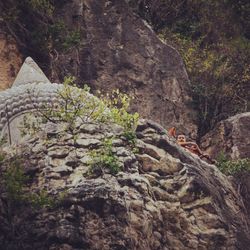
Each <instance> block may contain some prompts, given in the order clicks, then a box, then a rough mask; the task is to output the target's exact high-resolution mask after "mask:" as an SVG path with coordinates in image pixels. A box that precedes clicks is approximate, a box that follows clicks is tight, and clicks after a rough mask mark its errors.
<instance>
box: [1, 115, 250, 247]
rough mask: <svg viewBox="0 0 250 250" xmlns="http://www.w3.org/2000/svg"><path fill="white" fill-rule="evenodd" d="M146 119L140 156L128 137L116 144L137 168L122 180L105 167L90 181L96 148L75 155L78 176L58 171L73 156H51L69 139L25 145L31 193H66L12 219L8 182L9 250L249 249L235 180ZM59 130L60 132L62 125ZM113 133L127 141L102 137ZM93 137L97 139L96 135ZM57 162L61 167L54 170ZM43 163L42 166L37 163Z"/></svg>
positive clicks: (5, 242)
mask: <svg viewBox="0 0 250 250" xmlns="http://www.w3.org/2000/svg"><path fill="white" fill-rule="evenodd" d="M143 122H144V124H143V123H141V125H140V126H139V127H138V133H139V134H140V140H139V143H138V144H139V145H140V149H139V153H137V154H136V155H134V154H133V152H131V151H130V146H129V143H128V142H127V141H126V140H123V146H121V145H118V146H117V145H113V147H114V154H116V152H118V153H119V152H120V153H119V154H120V155H117V157H118V158H119V160H120V161H122V159H123V157H124V155H129V157H131V158H133V159H135V160H134V162H133V164H128V165H127V166H126V167H125V164H124V165H123V170H122V171H121V172H119V173H118V174H116V175H112V174H110V172H109V171H106V170H105V171H104V172H103V173H102V174H101V175H98V176H89V175H88V160H87V159H86V158H88V157H87V156H88V155H89V154H88V152H89V149H88V148H84V149H82V148H78V147H77V145H76V144H72V145H71V146H70V147H71V149H70V154H69V155H72V156H73V155H74V154H75V158H73V157H72V158H71V161H72V162H74V161H75V162H76V164H75V165H74V167H71V168H70V172H63V173H61V172H60V171H59V172H58V173H55V172H54V170H55V169H57V168H58V169H63V168H64V166H65V167H66V162H67V161H68V159H67V158H68V157H69V156H67V157H66V158H55V159H53V158H52V155H53V154H52V153H51V152H53V151H54V150H55V147H51V146H49V145H50V144H51V145H54V144H56V145H57V147H59V148H60V147H61V148H62V150H63V149H64V147H65V144H66V142H65V141H64V140H66V139H65V138H67V137H68V136H67V135H65V136H61V137H60V138H56V137H53V136H52V137H51V138H50V139H49V142H47V144H43V139H42V138H40V137H39V135H37V138H35V139H34V138H33V139H32V140H30V141H29V142H27V143H26V146H22V149H23V150H24V151H25V152H26V155H28V157H26V164H27V166H26V168H25V171H26V172H27V174H29V168H32V169H35V170H33V174H32V175H31V174H29V175H30V179H29V187H28V190H27V192H29V193H32V192H34V191H37V190H47V191H48V193H49V194H50V195H51V196H52V197H53V198H54V199H55V200H56V198H58V197H59V196H62V194H64V195H63V198H61V199H60V200H59V201H58V202H57V204H56V206H54V207H51V208H49V207H47V208H46V207H45V208H43V209H39V210H34V209H33V210H32V209H31V208H30V207H29V206H28V205H27V204H21V205H19V206H18V207H15V208H14V210H13V211H12V216H10V217H7V216H5V214H7V213H8V206H6V202H7V200H6V193H5V192H4V187H3V186H2V185H0V188H1V193H0V224H1V225H4V226H1V227H0V244H1V247H3V249H10V248H11V249H13V250H15V249H37V250H43V249H73V250H81V249H82V250H83V249H96V250H97V249H124V250H125V249H131V250H132V249H159V250H161V249H176V250H177V249H178V250H179V249H242V250H245V249H247V248H248V246H249V243H250V238H249V235H250V233H249V225H250V224H249V214H247V211H245V210H244V206H243V204H242V202H241V197H240V195H239V194H238V193H237V191H236V190H235V189H234V187H233V185H232V183H231V181H230V179H229V178H228V177H226V176H224V175H223V174H222V173H221V172H220V171H219V170H218V169H217V168H216V167H215V166H213V165H209V164H207V163H206V162H204V161H202V160H200V159H198V158H196V157H193V156H192V155H191V154H190V153H188V152H186V151H184V150H182V149H181V148H180V147H179V146H178V145H177V144H176V143H175V142H174V141H173V140H172V139H170V138H168V136H167V135H166V134H162V133H161V132H159V131H161V130H162V128H161V127H160V126H159V125H157V126H155V124H153V123H151V122H150V121H145V120H144V121H143ZM151 124H152V125H151ZM87 126H88V124H86V127H87ZM60 129H61V128H60V126H58V130H60ZM149 130H150V134H149V133H148V131H149ZM53 131H54V133H57V132H56V126H55V127H54V130H53ZM106 131H109V133H111V134H112V136H118V138H119V136H120V133H118V131H116V132H114V131H112V126H106V125H105V124H102V126H100V127H99V129H98V130H96V133H97V134H98V135H99V134H106ZM60 133H62V132H61V130H60ZM81 133H82V134H81ZM86 133H87V132H86V130H85V131H84V132H79V137H81V136H83V137H84V136H86ZM90 134H91V135H94V134H93V132H92V131H90ZM47 140H48V139H47ZM145 141H146V142H145ZM33 145H36V150H35V152H32V149H33ZM37 145H41V146H37ZM44 147H46V150H44ZM96 147H99V145H96ZM122 147H123V148H122ZM8 150H9V151H10V149H8ZM78 150H81V151H80V155H78ZM73 152H74V154H73ZM147 153H149V154H148V155H147ZM85 157H86V158H85ZM143 157H148V158H150V159H151V162H150V165H149V167H150V170H149V171H144V168H145V166H144V164H145V163H144V161H143V160H141V159H142V158H143ZM83 159H84V160H83ZM153 159H154V160H153ZM163 159H165V160H163ZM166 159H167V160H166ZM52 160H59V161H60V163H57V166H56V165H55V166H53V167H50V166H49V164H50V162H51V161H52ZM41 161H43V163H42V164H37V162H41ZM159 162H160V163H161V164H160V165H159ZM147 164H148V163H147ZM175 164H176V165H175ZM4 165H5V164H2V165H1V166H0V167H1V168H4ZM33 165H35V166H36V167H35V168H34V166H33ZM172 165H173V166H174V167H172ZM161 169H165V170H166V171H164V172H163V171H160V170H161ZM167 169H171V171H167ZM34 171H35V172H34ZM58 174H59V175H60V176H61V177H60V178H59V176H58ZM10 221H11V223H10ZM10 227H11V228H13V227H14V228H15V231H13V230H10V229H11V228H10ZM17 232H18V236H19V237H17V236H16V234H17ZM20 246H21V247H20Z"/></svg>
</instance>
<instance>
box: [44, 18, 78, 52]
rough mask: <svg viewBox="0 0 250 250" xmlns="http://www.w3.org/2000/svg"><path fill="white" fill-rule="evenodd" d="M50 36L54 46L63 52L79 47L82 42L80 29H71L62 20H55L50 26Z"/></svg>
mask: <svg viewBox="0 0 250 250" xmlns="http://www.w3.org/2000/svg"><path fill="white" fill-rule="evenodd" d="M48 37H50V41H51V43H52V47H53V48H55V49H56V50H58V51H62V52H63V51H64V52H65V51H68V50H69V49H71V48H74V47H78V46H79V45H80V43H81V33H80V31H79V30H69V29H68V28H67V27H66V25H65V23H64V22H63V21H62V20H58V21H55V22H54V23H53V24H51V25H49V26H48Z"/></svg>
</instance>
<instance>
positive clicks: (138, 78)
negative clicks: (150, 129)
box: [55, 0, 196, 134]
mask: <svg viewBox="0 0 250 250" xmlns="http://www.w3.org/2000/svg"><path fill="white" fill-rule="evenodd" d="M76 2H81V4H82V9H83V11H82V14H81V15H80V16H78V19H77V22H78V25H80V27H81V29H82V33H83V36H84V38H83V43H84V46H82V47H81V46H80V49H79V51H78V52H77V54H78V63H77V61H76V56H75V53H76V51H74V52H72V54H71V55H61V56H60V55H59V58H58V60H57V61H56V62H55V65H56V68H57V70H56V71H57V72H60V78H61V79H62V76H64V75H66V74H68V70H71V71H72V68H73V67H72V65H74V64H76V66H75V68H77V69H78V70H77V71H75V73H76V74H78V75H79V78H80V79H81V81H83V82H86V83H89V84H90V85H91V87H92V88H93V89H94V90H100V89H102V90H104V91H109V90H110V89H116V88H119V89H121V90H122V91H124V92H126V93H127V94H129V95H131V96H134V97H135V99H134V102H133V108H134V110H136V111H137V112H139V113H140V114H141V115H142V116H143V117H146V118H149V119H152V120H155V121H157V122H159V123H160V124H162V125H163V126H170V127H171V126H172V125H173V126H176V127H179V128H180V129H182V130H183V132H186V133H190V132H193V133H194V134H195V132H196V126H195V125H194V117H195V114H194V110H192V108H190V107H188V103H189V101H190V97H189V96H188V94H187V91H188V89H189V80H188V76H187V74H186V70H185V67H184V64H183V61H182V59H181V57H180V55H179V53H178V52H177V51H176V50H175V49H174V48H172V47H170V46H168V45H166V44H164V43H163V42H162V41H161V40H160V39H159V38H158V37H157V36H156V34H155V33H154V32H153V31H152V30H151V28H150V27H149V26H148V25H147V24H146V23H145V22H143V20H142V19H141V18H140V17H139V16H137V15H136V14H134V13H133V11H132V10H131V9H130V7H129V6H128V4H127V3H126V1H125V0H121V1H106V0H99V1H93V0H84V1H76ZM70 7H71V8H72V4H71V3H68V4H66V5H65V7H64V9H69V8H70ZM76 8H78V6H77V5H76ZM64 9H63V10H64ZM63 10H61V11H62V13H66V16H67V18H65V20H68V22H69V20H71V21H70V22H69V25H70V26H72V25H73V23H74V22H76V19H75V18H72V16H73V17H75V14H74V13H75V12H74V11H72V12H73V13H70V12H64V11H63ZM77 64H78V66H77ZM184 124H185V126H184Z"/></svg>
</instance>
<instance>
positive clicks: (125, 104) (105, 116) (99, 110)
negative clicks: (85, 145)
mask: <svg viewBox="0 0 250 250" xmlns="http://www.w3.org/2000/svg"><path fill="white" fill-rule="evenodd" d="M74 80H75V78H74V77H67V78H65V80H64V85H63V88H62V89H61V90H59V91H58V95H59V103H56V104H53V105H52V106H51V105H45V106H44V107H43V109H41V110H39V113H40V114H42V116H43V117H44V118H46V119H47V120H48V121H51V122H54V123H58V122H66V123H67V124H68V128H69V130H70V131H71V132H73V131H74V129H75V127H76V124H77V123H79V121H80V122H81V123H85V122H88V121H95V122H104V123H116V124H118V125H120V126H122V127H123V128H124V132H125V133H133V132H134V131H135V129H136V126H137V122H138V119H139V115H138V113H134V114H130V113H129V112H128V109H129V102H130V98H129V97H128V96H127V95H126V94H122V93H120V92H119V90H116V91H113V93H112V95H111V96H110V95H109V94H107V95H103V94H100V98H97V97H95V96H93V95H91V94H90V93H89V91H90V88H89V87H88V86H87V85H85V86H84V89H79V88H77V87H76V86H75V85H74Z"/></svg>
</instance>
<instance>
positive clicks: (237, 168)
mask: <svg viewBox="0 0 250 250" xmlns="http://www.w3.org/2000/svg"><path fill="white" fill-rule="evenodd" d="M217 162H218V163H217V167H218V168H219V169H220V171H221V172H222V173H224V174H226V175H235V174H238V173H242V172H245V171H250V159H249V158H245V159H237V160H228V159H227V158H226V156H225V154H223V153H221V154H220V155H219V157H218V159H217Z"/></svg>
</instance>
